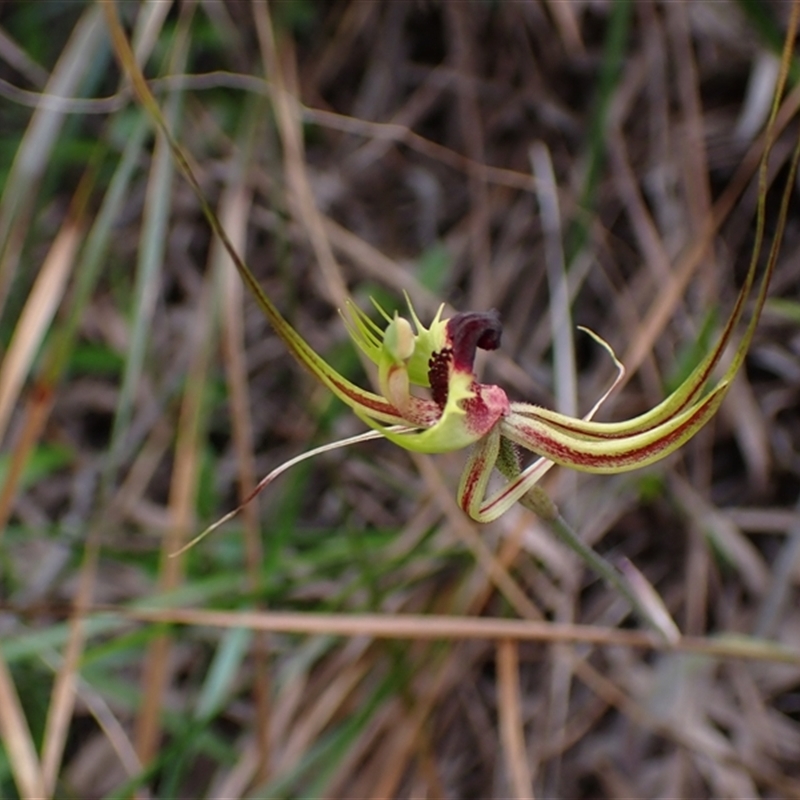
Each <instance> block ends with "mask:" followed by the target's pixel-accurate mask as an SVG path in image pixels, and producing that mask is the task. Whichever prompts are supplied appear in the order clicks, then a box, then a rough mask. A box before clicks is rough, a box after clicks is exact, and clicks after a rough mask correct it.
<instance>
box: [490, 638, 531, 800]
mask: <svg viewBox="0 0 800 800" xmlns="http://www.w3.org/2000/svg"><path fill="white" fill-rule="evenodd" d="M518 647H519V644H518V643H517V642H514V641H511V640H509V639H503V640H502V641H500V642H498V643H497V682H498V695H499V696H498V704H497V705H498V712H499V716H500V741H501V742H502V743H503V753H504V755H505V761H506V771H507V773H508V777H509V781H510V783H511V789H512V796H513V797H516V798H519V800H533V790H532V786H533V782H532V779H531V774H530V769H529V768H528V752H527V748H526V746H525V732H524V729H523V726H522V713H521V708H522V697H521V694H520V688H519V651H518Z"/></svg>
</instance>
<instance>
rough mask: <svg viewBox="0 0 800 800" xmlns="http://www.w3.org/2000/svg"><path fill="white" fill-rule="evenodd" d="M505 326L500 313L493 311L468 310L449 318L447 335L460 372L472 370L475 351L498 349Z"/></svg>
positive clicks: (454, 364) (456, 366) (454, 363)
mask: <svg viewBox="0 0 800 800" xmlns="http://www.w3.org/2000/svg"><path fill="white" fill-rule="evenodd" d="M502 332H503V326H502V324H501V323H500V315H499V314H498V313H497V311H495V310H494V309H492V310H491V311H467V312H465V313H463V314H456V315H455V316H454V317H451V318H450V319H449V320H447V335H448V337H449V338H450V341H451V343H452V344H451V347H452V348H453V366H454V367H455V368H456V369H457V370H458V371H459V372H468V371H469V372H471V371H472V365H473V364H474V363H475V351H476V350H477V348H479V347H480V349H481V350H497V348H498V347H500V336H501V334H502Z"/></svg>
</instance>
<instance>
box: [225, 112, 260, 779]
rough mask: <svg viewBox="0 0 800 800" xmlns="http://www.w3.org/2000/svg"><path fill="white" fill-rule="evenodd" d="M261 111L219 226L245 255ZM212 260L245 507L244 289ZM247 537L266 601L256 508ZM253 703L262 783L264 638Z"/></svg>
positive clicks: (248, 454)
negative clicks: (218, 290) (250, 173)
mask: <svg viewBox="0 0 800 800" xmlns="http://www.w3.org/2000/svg"><path fill="white" fill-rule="evenodd" d="M260 110H261V105H260V104H257V105H255V106H254V107H253V110H252V112H251V114H250V116H249V117H248V118H247V119H246V121H245V125H246V127H245V129H244V131H243V135H242V136H241V143H240V144H241V146H240V147H239V148H238V150H237V152H238V153H239V156H238V159H237V162H236V164H235V165H234V166H233V169H232V171H231V182H230V184H229V186H228V188H227V191H226V192H225V193H223V195H222V198H221V200H220V221H221V222H222V225H223V227H224V228H225V230H226V231H227V232H228V235H229V236H230V240H231V244H232V245H233V246H234V247H235V248H236V250H237V251H238V252H240V253H243V252H245V247H246V243H247V220H248V218H249V216H250V211H251V207H252V201H253V197H252V190H251V189H250V187H249V186H248V185H247V177H246V176H247V173H246V170H247V164H248V163H249V162H250V160H251V158H252V147H253V144H254V139H255V133H256V130H257V126H256V125H255V119H256V115H257V112H258V111H260ZM216 245H217V246H216V251H215V253H214V256H212V258H213V260H214V261H215V263H216V264H217V267H216V269H218V270H219V273H220V275H221V281H222V283H221V289H222V303H221V306H222V347H223V350H224V353H225V365H226V368H227V369H226V376H227V381H228V388H229V392H230V396H231V422H232V435H233V440H234V445H235V451H236V456H237V459H236V460H237V464H238V468H239V502H240V503H246V500H247V498H249V497H251V495H252V493H253V491H254V489H255V486H256V467H255V457H254V453H253V450H254V442H253V422H252V417H251V413H250V397H249V391H248V385H247V365H246V360H245V352H244V348H245V337H244V325H243V289H242V283H241V281H240V280H239V279H238V276H237V275H236V270H235V268H234V265H233V263H232V262H231V261H230V258H229V256H228V254H227V253H226V252H225V250H224V248H223V247H222V245H221V243H220V242H217V243H216ZM243 515H244V536H245V553H246V568H247V576H246V577H247V588H248V590H249V592H250V593H251V594H252V595H253V596H254V597H259V596H261V594H262V592H263V588H264V587H263V580H262V571H261V565H262V563H263V560H264V553H263V547H262V545H261V538H260V528H259V523H258V507H257V505H256V503H248V504H247V505H245V507H244V508H243ZM253 669H254V671H255V677H254V681H253V684H254V690H253V695H254V700H255V708H256V729H257V742H258V764H259V768H258V770H257V773H256V775H255V776H254V781H255V782H256V783H257V784H260V783H263V782H264V781H266V780H267V778H268V776H269V767H270V752H271V751H270V714H271V709H270V680H269V643H268V640H267V639H266V637H265V636H263V635H257V636H256V637H255V639H254V641H253Z"/></svg>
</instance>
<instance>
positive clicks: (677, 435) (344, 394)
mask: <svg viewBox="0 0 800 800" xmlns="http://www.w3.org/2000/svg"><path fill="white" fill-rule="evenodd" d="M799 156H800V142H799V143H798V147H797V148H796V150H795V153H794V155H793V158H792V162H791V169H790V176H789V178H788V180H787V184H786V189H785V191H784V193H783V199H782V202H781V206H780V211H779V217H778V221H777V224H776V227H775V231H776V232H775V235H774V238H773V240H772V243H771V246H770V250H769V254H768V256H767V261H766V265H765V268H764V271H763V275H762V277H761V279H760V281H759V283H758V287H757V290H756V295H755V302H754V305H753V311H752V315H751V317H750V320H749V322H748V324H747V326H746V328H745V329H744V332H743V334H742V336H741V339H740V340H739V343H738V345H737V346H736V348H735V349H734V352H733V355H732V357H731V359H730V362H729V364H728V366H727V368H726V369H725V370H724V372H723V374H722V375H721V376H719V377H718V378H717V379H716V381H714V380H713V377H714V373H715V371H716V368H717V367H718V365H719V362H720V360H721V359H722V356H723V353H724V352H725V350H726V348H727V347H728V346H729V345H730V344H731V342H732V340H733V338H734V335H735V333H736V331H737V327H738V325H739V322H740V321H741V319H742V316H743V314H744V311H745V306H746V304H747V301H748V298H749V297H750V295H751V293H752V291H753V288H754V285H755V283H756V275H757V271H758V265H759V257H760V254H761V244H762V241H763V229H764V201H763V198H764V196H765V194H766V176H765V170H764V169H763V168H762V170H761V174H760V187H761V194H760V197H761V198H762V199H761V201H760V202H759V207H758V213H757V225H756V228H757V230H756V242H755V246H754V252H753V257H752V259H751V262H750V266H749V269H748V272H747V275H746V277H745V280H744V283H743V285H742V287H741V289H740V291H739V294H738V296H737V298H736V301H735V303H734V306H733V309H732V311H731V314H730V316H729V318H728V320H727V322H726V324H725V326H724V328H723V329H722V332H721V333H720V336H719V339H718V340H717V343H716V345H715V346H714V347H713V348H712V349H711V350H710V352H709V353H708V354H707V355H706V356H705V358H703V360H702V361H701V362H700V363H699V364H698V365H697V366H696V367H695V368H694V370H693V371H692V372H691V374H690V375H689V376H688V377H687V378H686V379H685V380H684V381H683V383H682V384H681V385H680V386H679V387H678V388H677V389H676V390H675V391H673V392H672V393H671V394H670V395H669V396H668V397H667V398H665V399H664V400H663V401H662V402H661V403H659V404H658V405H657V406H655V408H653V409H651V410H650V411H648V412H646V413H644V414H641V415H640V416H637V417H634V418H632V419H628V420H625V421H623V422H595V421H593V420H592V417H593V416H594V414H595V412H596V411H597V409H598V408H599V407H600V405H601V404H602V402H603V401H604V400H605V399H606V397H608V394H609V393H610V392H611V391H612V390H613V389H614V387H615V386H616V384H617V383H618V381H619V380H620V378H621V377H622V373H623V370H622V365H621V364H620V363H619V362H618V361H617V359H616V357H614V355H613V353H611V355H612V358H613V359H614V363H615V364H616V366H617V368H618V376H617V380H616V381H614V382H613V384H612V385H611V387H610V388H609V389H608V391H607V392H606V393H605V394H604V395H603V397H602V398H600V400H599V401H598V402H597V403H596V404H595V406H594V408H592V410H591V411H590V412H589V414H587V415H586V417H583V418H575V417H571V416H567V415H564V414H560V413H558V412H556V411H551V410H549V409H546V408H542V407H540V406H536V405H532V404H530V403H524V402H514V401H511V400H509V398H508V396H507V395H506V393H505V391H504V390H503V389H502V388H501V387H499V386H495V385H493V384H484V383H481V382H480V381H479V380H478V378H477V377H476V375H475V372H474V360H475V354H476V351H477V350H478V349H482V350H489V351H492V350H496V349H497V348H498V347H499V346H500V342H501V324H500V318H499V315H498V314H497V312H495V311H472V312H466V313H457V314H454V315H453V316H452V317H449V318H443V317H442V314H443V306H442V307H440V309H439V311H438V312H437V314H436V315H435V316H434V318H433V321H432V322H431V323H430V325H429V326H428V327H425V325H424V324H423V323H422V322H421V321H420V319H419V318H418V316H417V314H416V313H415V311H414V309H413V307H412V306H411V303H410V302H409V304H408V306H409V316H410V320H409V319H406V318H405V317H402V316H399V315H398V314H396V313H395V315H394V316H390V315H389V314H387V313H386V312H385V311H384V310H383V309H382V308H380V307H379V306H377V304H376V308H377V309H378V312H379V313H380V315H381V316H382V317H383V322H384V324H383V325H382V326H381V325H378V324H376V323H375V322H374V321H373V320H372V319H371V318H370V317H369V316H368V315H367V314H366V313H365V312H363V311H362V310H361V309H359V308H358V307H357V306H355V305H354V304H352V303H349V304H348V308H347V314H346V315H343V318H344V320H345V324H346V326H347V329H348V331H349V333H350V336H351V338H352V339H353V341H354V343H355V344H356V345H357V347H358V348H359V349H360V350H361V351H362V352H363V353H364V354H365V356H366V357H367V358H368V359H369V360H370V361H372V362H373V363H374V364H375V365H376V367H377V372H378V384H379V390H380V393H379V394H378V393H375V392H373V391H369V390H367V389H363V388H361V387H359V386H357V385H355V384H354V383H352V382H351V381H349V380H348V379H347V378H345V377H344V376H343V375H341V374H340V373H339V372H337V371H336V370H335V369H334V368H333V367H332V366H331V365H330V364H328V363H327V362H326V361H325V360H324V359H323V358H322V357H321V356H320V355H319V354H318V353H317V352H316V351H315V350H313V348H312V347H311V346H310V345H309V344H308V343H307V342H306V341H305V339H303V337H302V336H301V335H300V334H299V333H298V332H297V331H296V330H295V329H294V328H293V327H292V326H291V325H290V324H289V323H288V322H287V321H286V319H285V318H284V317H283V316H282V315H281V314H280V312H279V311H278V309H277V308H276V306H275V305H274V304H273V303H272V301H271V300H270V299H269V297H267V295H266V294H265V293H264V291H263V290H262V288H261V287H260V285H259V284H258V282H257V281H256V279H255V277H254V276H253V274H252V273H251V272H250V270H249V269H248V267H247V266H246V265H245V264H244V263H243V262H242V261H241V260H239V259H235V260H236V261H237V268H238V270H239V272H240V274H241V276H242V278H243V279H244V281H245V283H246V284H247V286H248V288H249V289H250V291H251V292H252V294H253V296H254V297H255V299H256V300H257V302H258V304H259V305H260V306H261V308H262V310H263V311H264V313H265V314H266V316H267V317H268V318H269V320H270V322H271V324H272V327H273V328H274V330H275V331H276V333H277V334H278V336H280V338H281V339H282V340H283V342H284V344H285V345H286V347H287V348H288V350H289V351H290V352H291V353H292V355H293V356H294V357H295V358H296V359H297V360H298V361H299V362H300V363H301V364H303V365H304V366H305V367H306V368H307V369H309V370H310V371H311V372H312V373H313V374H314V375H315V376H316V377H317V378H318V379H319V380H320V381H321V382H322V383H323V384H325V385H326V386H327V387H328V388H329V389H330V390H331V391H332V392H333V393H334V394H335V395H336V396H337V397H338V398H339V399H340V400H342V401H343V402H344V403H346V404H347V405H348V406H349V407H350V408H351V409H352V410H353V411H354V412H355V413H356V414H357V415H358V417H359V418H360V419H362V420H363V421H364V422H365V423H366V424H367V425H368V426H369V427H370V428H371V429H372V431H370V432H369V433H366V434H361V435H359V436H355V437H352V438H350V439H347V440H343V441H342V442H338V443H334V444H330V445H325V446H323V447H321V448H316V449H315V450H313V451H310V452H308V453H305V454H303V455H302V456H299V457H298V458H296V459H292V460H291V461H289V462H287V463H286V464H284V465H282V466H281V467H279V468H278V469H277V470H275V471H273V472H272V473H270V475H268V476H267V477H266V478H265V479H264V480H263V481H262V482H261V483H260V484H259V485H258V487H257V488H256V490H255V492H253V495H251V497H252V496H254V495H255V494H256V493H258V492H259V491H260V490H261V489H262V488H263V487H264V486H265V485H266V484H267V483H269V482H271V481H272V480H273V479H274V478H275V477H277V475H278V474H280V473H281V472H283V471H284V470H285V469H286V468H288V467H290V466H291V465H292V464H294V463H297V461H299V460H302V459H305V458H307V457H310V456H312V455H315V454H317V453H319V452H324V451H327V450H331V449H333V448H335V447H338V446H343V445H346V444H353V443H356V442H360V441H366V440H367V439H372V438H377V437H385V438H387V439H389V440H390V441H392V442H394V443H395V444H397V445H399V446H400V447H403V448H405V449H407V450H412V451H416V452H421V453H444V452H449V451H453V450H460V449H464V448H471V450H470V453H469V456H468V458H467V463H466V466H465V468H464V472H463V475H462V478H461V482H460V485H459V489H458V502H459V504H460V506H461V508H462V509H463V510H464V511H466V512H467V514H469V516H470V517H472V518H473V519H475V520H477V521H479V522H490V521H492V520H494V519H497V518H498V517H499V516H501V515H502V514H503V513H504V512H506V511H507V510H508V509H509V508H511V506H513V505H514V504H515V503H517V502H520V501H522V502H524V503H525V504H526V505H529V506H530V505H531V498H532V497H533V496H534V495H532V494H531V493H532V491H533V490H534V489H535V487H536V484H537V483H538V482H539V481H540V480H541V478H542V476H543V475H544V474H545V473H546V472H547V471H548V470H549V469H550V468H551V467H552V466H553V465H554V464H560V465H562V466H565V467H571V468H572V469H576V470H579V471H582V472H594V473H617V472H625V471H628V470H633V469H637V468H639V467H644V466H647V465H648V464H652V463H653V462H655V461H658V460H660V459H662V458H664V457H665V456H667V455H669V454H670V453H672V452H674V451H675V450H676V449H678V448H679V447H681V446H682V445H683V444H685V443H686V442H687V441H688V440H689V439H691V438H692V436H694V434H695V433H697V431H698V430H700V428H701V427H703V425H705V423H706V422H708V420H709V419H711V417H712V416H713V415H714V413H715V412H716V411H717V409H718V408H719V405H720V403H721V402H722V400H723V398H724V397H725V394H726V392H727V391H728V388H729V387H730V385H731V382H732V381H733V379H734V377H735V376H736V373H737V372H738V370H739V368H740V366H741V365H742V362H743V360H744V358H745V355H746V354H747V350H748V348H749V346H750V342H751V341H752V338H753V334H754V332H755V329H756V326H757V324H758V319H759V315H760V313H761V310H762V308H763V306H764V302H765V300H766V297H767V289H768V287H769V281H770V277H771V275H772V272H773V269H774V266H775V261H776V259H777V255H778V249H779V245H780V239H781V236H782V231H783V228H784V224H785V218H786V212H787V208H788V201H789V197H790V195H791V189H792V186H793V181H794V178H795V174H796V170H797V162H798V157H799ZM217 232H218V233H220V231H217ZM222 235H224V232H222ZM591 335H593V336H594V334H591ZM594 338H595V339H596V340H597V341H598V342H599V343H600V344H601V345H603V346H604V347H606V349H607V350H609V352H611V351H610V348H609V347H608V345H606V344H605V342H603V341H602V340H601V339H599V337H596V336H595V337H594ZM523 451H528V452H529V453H532V454H533V455H534V456H537V457H538V458H536V459H535V460H534V461H533V462H532V463H531V464H529V465H527V466H523V463H522V458H521V454H522V452H523ZM495 468H496V469H497V470H498V472H500V473H501V474H502V475H503V476H505V478H506V479H507V482H506V484H505V485H504V486H502V487H501V488H500V489H499V490H497V491H494V492H493V493H490V494H488V496H487V490H488V488H489V479H490V477H491V475H492V473H493V471H494V469H495ZM539 496H540V495H539ZM248 500H249V498H248ZM526 501H527V502H526ZM245 502H247V501H245ZM534 505H536V504H534ZM538 507H539V508H541V507H542V506H541V503H539V504H538ZM237 511H238V509H235V510H234V511H232V512H231V513H230V514H227V515H225V516H224V517H223V518H222V519H220V520H218V521H217V522H216V523H215V524H214V525H213V526H212V527H211V528H209V529H207V530H206V531H204V532H203V534H201V537H202V536H203V535H205V534H207V533H208V532H210V531H211V530H213V529H214V528H217V527H218V526H219V525H220V524H222V523H223V522H224V521H226V520H227V519H230V517H232V516H233V515H234V514H235V513H236V512H237ZM198 538H200V537H198ZM190 544H191V543H190ZM187 546H188V545H187Z"/></svg>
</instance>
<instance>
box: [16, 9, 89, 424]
mask: <svg viewBox="0 0 800 800" xmlns="http://www.w3.org/2000/svg"><path fill="white" fill-rule="evenodd" d="M101 19H102V11H101V9H100V8H99V7H98V6H96V5H92V6H90V7H89V8H87V9H86V10H85V11H84V13H83V15H82V17H81V19H80V21H79V23H78V24H77V25H76V26H75V29H74V30H73V32H72V36H71V37H70V40H69V43H68V45H67V46H66V47H65V48H64V50H63V52H62V54H61V57H60V58H59V60H58V64H57V65H56V67H55V69H54V70H53V72H52V74H51V76H50V80H49V81H48V83H47V86H46V87H45V92H46V93H47V94H52V95H56V96H70V95H72V94H75V92H76V90H77V88H78V87H79V86H80V84H81V81H83V79H84V77H85V74H86V71H87V69H88V67H89V65H90V64H91V63H92V59H93V58H94V57H95V55H96V53H97V50H98V49H99V48H100V47H101V44H102V39H103V25H102V21H101ZM64 117H65V115H64V113H63V111H58V110H52V109H48V108H45V107H38V108H37V109H36V111H35V113H34V114H33V117H32V119H31V121H30V124H29V125H28V129H27V131H26V132H25V135H24V136H23V138H22V141H21V143H20V147H19V149H18V150H17V152H16V155H15V156H14V163H13V164H12V166H11V169H10V171H9V174H8V176H7V177H6V180H5V187H4V189H3V194H2V197H0V311H2V309H3V307H4V306H5V302H6V298H7V296H8V291H9V288H10V286H11V281H12V280H13V277H14V273H15V272H16V269H17V266H18V260H19V256H20V252H21V249H22V244H23V241H24V237H25V232H26V231H27V230H28V227H29V215H30V214H31V212H32V211H33V201H34V199H35V198H36V191H37V188H38V185H39V182H40V181H41V178H42V175H43V174H44V171H45V169H46V168H47V164H48V159H49V157H50V154H51V151H52V149H53V147H54V145H55V144H56V142H57V141H58V135H59V131H60V130H61V127H62V125H63V124H64V121H65V119H64ZM0 427H2V426H0Z"/></svg>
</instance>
